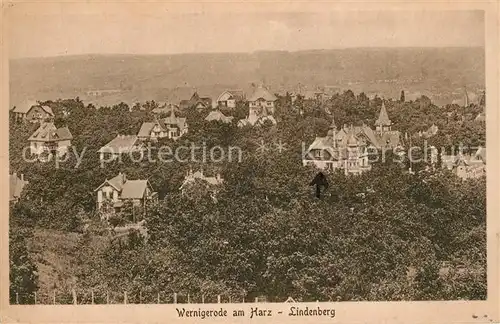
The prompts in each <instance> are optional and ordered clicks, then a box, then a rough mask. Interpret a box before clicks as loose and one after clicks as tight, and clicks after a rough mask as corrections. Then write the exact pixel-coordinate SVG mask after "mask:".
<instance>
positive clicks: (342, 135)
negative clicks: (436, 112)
mask: <svg viewBox="0 0 500 324" xmlns="http://www.w3.org/2000/svg"><path fill="white" fill-rule="evenodd" d="M392 127H393V123H392V121H391V120H390V118H389V115H388V113H387V110H386V108H385V104H384V103H382V107H381V109H380V113H379V117H378V118H377V120H376V121H375V129H373V128H371V127H369V126H368V125H366V124H364V123H363V124H362V125H361V126H353V125H350V126H347V125H344V126H343V127H341V128H338V127H337V125H336V124H335V120H333V121H332V124H331V126H330V128H329V130H328V133H327V135H326V136H325V137H316V139H315V140H314V141H313V143H312V144H311V145H310V146H309V147H308V149H307V151H306V154H305V155H304V156H303V160H302V163H303V165H304V166H308V165H313V166H315V167H316V168H318V169H321V170H324V171H336V170H341V171H343V172H344V173H345V174H360V173H362V172H364V171H368V170H370V169H371V164H370V160H369V156H370V154H372V153H374V152H382V151H385V150H391V151H393V152H396V154H405V150H404V143H403V139H402V137H401V132H399V131H398V130H394V129H392ZM438 131H439V128H438V127H437V126H436V125H432V126H431V127H429V129H428V130H427V131H425V132H420V133H419V134H418V135H419V136H424V137H427V138H428V137H431V136H434V135H436V134H437V132H438ZM435 151H436V153H435V154H434V155H431V164H436V162H437V154H439V153H437V149H435ZM440 154H441V159H442V168H446V169H448V170H450V171H452V172H453V173H454V174H456V175H457V176H458V177H459V178H461V179H471V178H479V177H483V176H485V175H486V149H485V148H482V147H480V148H478V149H477V151H476V152H474V153H472V154H470V153H469V154H463V153H459V154H453V155H446V154H444V153H443V152H441V153H440Z"/></svg>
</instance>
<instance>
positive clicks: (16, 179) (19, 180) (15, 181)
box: [9, 172, 28, 203]
mask: <svg viewBox="0 0 500 324" xmlns="http://www.w3.org/2000/svg"><path fill="white" fill-rule="evenodd" d="M27 184H28V181H26V180H24V175H23V174H20V175H19V176H18V175H17V173H16V172H14V173H13V174H11V175H9V202H11V203H16V202H18V201H19V198H21V193H22V192H23V189H24V187H25V186H26V185H27Z"/></svg>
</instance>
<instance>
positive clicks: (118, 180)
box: [94, 172, 158, 211]
mask: <svg viewBox="0 0 500 324" xmlns="http://www.w3.org/2000/svg"><path fill="white" fill-rule="evenodd" d="M94 192H95V193H96V194H97V201H96V208H97V210H102V208H103V207H105V206H108V207H110V208H112V210H114V211H120V208H121V207H122V206H123V204H124V202H126V201H130V202H132V204H133V205H134V206H140V207H143V208H145V207H146V205H147V204H148V203H149V202H154V201H156V200H157V197H158V195H157V193H156V192H154V190H153V187H152V186H151V184H150V183H149V181H148V180H129V179H127V176H126V175H125V174H124V173H121V172H120V173H119V174H118V175H117V176H115V177H114V178H112V179H110V180H108V179H106V180H105V181H104V182H103V183H102V184H101V185H99V187H97V188H96V189H95V190H94Z"/></svg>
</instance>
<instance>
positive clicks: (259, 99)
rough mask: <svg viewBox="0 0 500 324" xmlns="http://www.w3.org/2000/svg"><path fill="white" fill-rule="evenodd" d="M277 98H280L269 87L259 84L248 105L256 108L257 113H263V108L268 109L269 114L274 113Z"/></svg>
mask: <svg viewBox="0 0 500 324" xmlns="http://www.w3.org/2000/svg"><path fill="white" fill-rule="evenodd" d="M276 100H278V98H276V96H275V95H273V94H272V93H271V92H269V90H268V89H266V88H265V87H264V86H259V87H257V88H256V89H255V91H254V92H253V93H252V95H251V96H250V97H249V98H248V105H249V107H250V109H253V110H255V111H256V113H257V114H262V113H263V110H266V111H267V114H269V115H274V108H275V103H276Z"/></svg>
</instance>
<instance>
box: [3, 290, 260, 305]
mask: <svg viewBox="0 0 500 324" xmlns="http://www.w3.org/2000/svg"><path fill="white" fill-rule="evenodd" d="M262 301H266V300H265V298H264V297H255V298H253V299H252V300H245V297H239V298H235V297H234V296H229V295H199V294H195V295H191V294H189V293H175V292H174V293H165V292H156V293H153V292H142V291H139V292H135V293H131V292H127V291H123V292H112V291H106V292H104V293H103V292H102V291H101V292H96V291H94V290H88V291H83V290H78V291H77V290H72V291H70V292H68V291H59V290H53V291H52V292H34V293H30V294H27V293H18V292H16V293H15V294H13V295H11V296H10V303H11V304H21V305H33V304H38V305H71V304H73V305H92V304H221V303H246V302H262Z"/></svg>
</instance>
